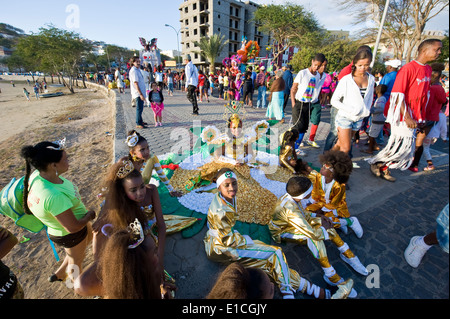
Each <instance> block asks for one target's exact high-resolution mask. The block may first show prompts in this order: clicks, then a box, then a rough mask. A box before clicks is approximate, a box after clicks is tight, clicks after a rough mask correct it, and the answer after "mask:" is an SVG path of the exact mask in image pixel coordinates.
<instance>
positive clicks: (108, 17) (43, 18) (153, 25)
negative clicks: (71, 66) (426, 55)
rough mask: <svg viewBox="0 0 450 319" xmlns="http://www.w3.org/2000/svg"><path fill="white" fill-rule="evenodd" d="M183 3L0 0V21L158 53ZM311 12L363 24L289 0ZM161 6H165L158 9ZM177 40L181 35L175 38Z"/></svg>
mask: <svg viewBox="0 0 450 319" xmlns="http://www.w3.org/2000/svg"><path fill="white" fill-rule="evenodd" d="M182 2H183V0H165V1H159V0H146V1H145V0H133V1H130V2H128V1H123V0H122V1H118V0H109V1H104V0H101V1H100V0H89V1H88V0H40V1H36V0H33V1H30V0H19V1H17V0H16V1H14V0H1V4H0V22H3V23H7V24H10V25H12V26H14V27H17V28H19V29H22V30H24V32H25V33H27V34H30V33H32V32H34V33H38V32H39V28H40V27H45V26H46V25H48V24H53V25H54V26H56V27H58V28H61V29H66V30H69V31H74V32H76V33H79V34H80V35H81V36H82V37H84V38H87V39H90V40H95V41H104V42H106V43H108V44H115V45H119V46H123V47H127V48H129V49H135V50H139V49H140V48H141V45H140V43H139V39H138V38H139V37H143V38H145V39H147V40H150V39H152V38H157V39H158V42H157V45H158V47H159V48H160V49H161V50H171V49H177V34H176V31H175V30H174V29H173V28H171V27H165V26H164V25H165V24H169V25H171V26H173V27H174V28H175V29H176V30H177V31H178V30H179V28H180V27H181V25H180V22H179V18H180V12H179V10H178V8H179V6H180V4H181V3H182ZM253 2H255V3H258V4H270V3H274V4H281V3H285V2H286V0H253ZM290 2H292V3H295V4H301V5H303V6H304V7H305V9H307V10H309V11H312V12H313V13H314V14H315V16H316V18H317V20H318V21H319V23H320V24H321V25H322V26H323V27H325V28H326V29H328V30H347V31H350V32H351V34H352V33H354V32H356V31H357V29H360V28H361V27H364V25H363V26H359V27H354V26H352V17H351V15H349V14H348V13H347V12H344V11H341V10H339V9H338V7H337V4H336V2H337V1H336V0H321V1H317V0H290ZM160 3H163V5H161V4H160ZM425 29H426V30H442V31H446V30H448V29H449V11H448V8H447V10H444V11H443V12H442V13H441V14H440V15H439V16H438V17H436V18H434V19H432V20H431V21H429V23H428V24H427V26H426V28H425ZM179 40H181V35H180V37H179Z"/></svg>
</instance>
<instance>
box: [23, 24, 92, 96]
mask: <svg viewBox="0 0 450 319" xmlns="http://www.w3.org/2000/svg"><path fill="white" fill-rule="evenodd" d="M91 48H92V46H91V44H90V43H89V42H88V41H86V40H84V39H82V38H81V37H80V35H79V34H77V33H74V32H69V31H66V30H62V29H58V28H56V27H54V26H52V25H49V26H48V27H47V28H40V29H39V33H37V34H32V35H30V36H28V37H24V38H21V39H20V40H19V43H18V44H17V54H18V55H20V56H21V57H22V59H23V61H25V63H26V64H27V65H28V67H30V68H31V67H32V68H34V70H39V71H43V72H51V73H55V74H58V75H59V76H61V77H62V80H63V83H64V84H65V85H66V86H67V87H68V88H69V90H70V92H72V93H74V89H73V82H74V79H75V78H76V77H77V74H78V71H79V64H80V63H81V62H82V58H83V56H85V55H86V54H87V53H88V52H89V51H90V50H91ZM64 77H68V78H69V82H68V83H66V81H65V80H64Z"/></svg>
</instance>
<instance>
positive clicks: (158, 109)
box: [148, 82, 164, 127]
mask: <svg viewBox="0 0 450 319" xmlns="http://www.w3.org/2000/svg"><path fill="white" fill-rule="evenodd" d="M148 100H149V102H150V106H151V107H152V111H153V118H154V120H155V127H157V126H162V111H163V110H164V96H163V94H162V90H161V89H160V88H159V86H158V84H156V82H153V83H152V90H151V91H150V92H149V93H148Z"/></svg>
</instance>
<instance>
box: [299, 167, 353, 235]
mask: <svg viewBox="0 0 450 319" xmlns="http://www.w3.org/2000/svg"><path fill="white" fill-rule="evenodd" d="M308 178H309V179H310V180H311V182H312V184H313V190H312V193H311V199H312V200H313V201H312V204H311V205H309V206H308V207H307V208H306V209H307V210H309V211H311V212H315V211H316V210H318V209H322V210H323V211H324V214H325V216H327V217H330V218H331V219H332V221H333V222H334V223H338V222H339V220H338V219H339V218H348V217H350V213H349V211H348V207H347V201H346V194H345V185H344V184H339V183H338V182H336V181H334V180H333V181H332V182H331V183H332V185H331V187H330V186H328V187H329V189H328V188H327V185H326V184H325V177H323V176H322V175H321V174H320V173H318V172H317V171H314V170H313V171H312V172H311V173H310V174H309V175H308ZM325 188H326V189H327V191H325V190H324V189H325ZM336 225H337V226H339V224H336Z"/></svg>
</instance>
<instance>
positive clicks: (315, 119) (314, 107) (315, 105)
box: [306, 59, 331, 148]
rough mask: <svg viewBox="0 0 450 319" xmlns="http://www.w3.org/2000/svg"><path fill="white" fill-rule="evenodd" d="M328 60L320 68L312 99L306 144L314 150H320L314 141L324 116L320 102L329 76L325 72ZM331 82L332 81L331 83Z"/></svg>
mask: <svg viewBox="0 0 450 319" xmlns="http://www.w3.org/2000/svg"><path fill="white" fill-rule="evenodd" d="M327 65H328V60H327V59H325V61H323V63H322V65H321V66H320V68H319V69H318V70H317V72H318V73H319V76H320V79H319V82H318V83H317V84H316V88H315V89H314V94H313V97H312V99H311V119H310V121H311V129H310V132H309V138H308V139H307V140H306V144H308V145H310V146H312V147H314V148H320V146H319V145H318V144H317V143H316V141H314V139H315V137H316V132H317V128H318V127H319V123H320V116H321V115H322V105H321V102H320V100H319V97H320V94H321V92H322V86H323V85H324V83H325V80H326V78H327V76H328V74H327V73H325V70H326V69H327ZM330 82H331V81H330Z"/></svg>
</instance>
